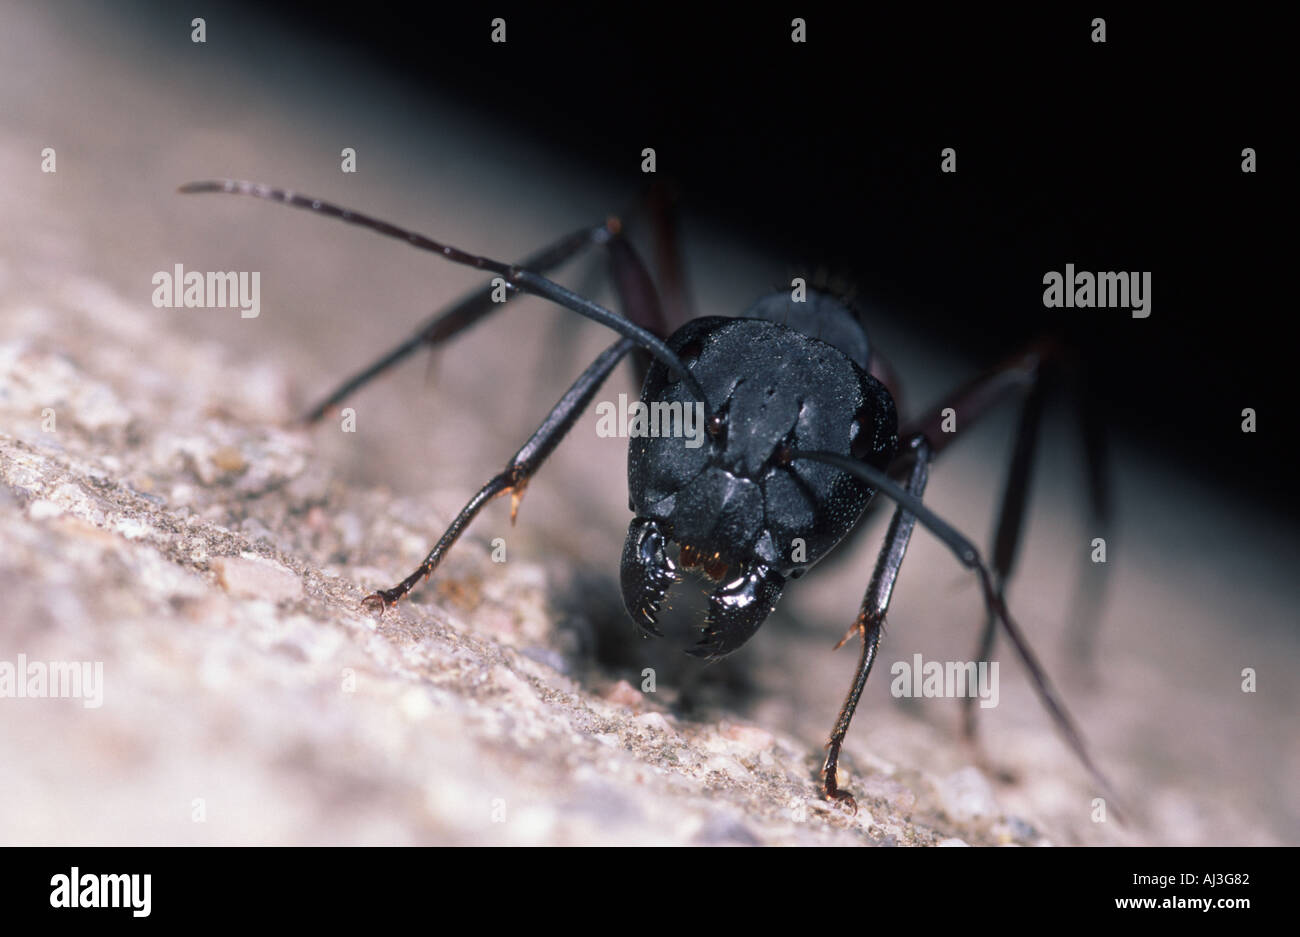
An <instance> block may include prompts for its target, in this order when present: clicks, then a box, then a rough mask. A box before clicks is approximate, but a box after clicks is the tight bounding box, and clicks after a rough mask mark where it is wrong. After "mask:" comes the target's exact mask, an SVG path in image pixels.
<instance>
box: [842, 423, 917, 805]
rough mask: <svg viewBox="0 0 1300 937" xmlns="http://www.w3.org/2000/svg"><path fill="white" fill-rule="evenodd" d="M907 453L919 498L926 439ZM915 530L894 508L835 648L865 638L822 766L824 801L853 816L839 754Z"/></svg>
mask: <svg viewBox="0 0 1300 937" xmlns="http://www.w3.org/2000/svg"><path fill="white" fill-rule="evenodd" d="M907 448H908V450H909V452H910V453H911V454H912V456H913V459H914V461H913V463H912V469H911V473H910V474H909V476H908V479H907V489H906V490H907V493H908V494H910V495H912V496H913V497H915V498H920V497H921V495H922V494H923V493H924V492H925V483H926V481H927V480H928V478H929V475H930V459H931V454H930V444H929V443H928V442H927V441H926V438H925V437H924V436H913V437H912V438H911V439H910V440H909V441H908V445H907ZM915 525H916V517H915V516H914V515H912V514H909V513H908V512H907V511H905V510H904V509H903V508H902V507H899V508H897V509H895V511H894V517H893V519H892V520H891V521H890V522H889V532H888V533H886V534H885V542H884V545H883V546H882V547H881V549H880V556H879V558H878V559H877V560H876V569H875V572H873V573H872V574H871V583H870V584H869V585H868V586H867V591H866V594H865V595H864V596H863V597H862V607H861V608H860V609H859V611H858V617H857V620H856V621H855V622H854V623H853V627H852V628H850V629H849V633H848V634H846V635H845V636H844V638H843V639H842V640H841V641H840V643H839V644H837V645H836V649H837V650H838V649H839V648H840V647H842V646H843V645H844V642H845V641H847V640H848V639H849V638H850V637H852V635H853V634H854V632H857V633H858V634H861V635H862V657H861V659H860V660H859V661H858V669H857V671H856V672H855V673H854V675H853V684H852V686H850V687H849V693H848V696H846V697H845V698H844V705H843V706H842V707H841V708H840V715H839V718H838V719H836V720H835V728H834V729H832V730H831V737H830V741H828V742H827V743H826V748H827V752H826V762H825V764H823V765H822V796H823V797H825V798H826V799H827V800H835V801H839V802H840V803H843V804H845V805H847V806H848V807H849V808H850V809H851V810H852V811H853V812H854V813H856V812H857V809H858V808H857V803H856V802H855V801H854V800H853V795H852V794H850V793H849V792H848V791H842V790H840V789H839V787H838V786H837V780H836V772H837V769H838V767H839V761H840V749H841V748H842V747H843V745H844V736H845V735H846V734H847V733H848V731H849V723H850V722H852V721H853V713H854V712H855V711H856V710H857V708H858V700H859V699H860V698H861V697H862V690H863V688H864V687H865V686H866V685H867V677H868V676H870V674H871V665H872V664H873V663H875V660H876V648H877V647H878V646H879V645H880V632H881V628H882V627H883V626H884V623H885V613H886V612H888V611H889V600H890V599H891V598H892V597H893V594H894V582H895V581H896V580H897V579H898V571H899V569H900V568H901V567H902V565H903V556H904V555H905V554H906V553H907V545H908V543H909V542H910V541H911V539H912V528H913V527H914V526H915Z"/></svg>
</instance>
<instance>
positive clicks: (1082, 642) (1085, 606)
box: [1067, 369, 1111, 683]
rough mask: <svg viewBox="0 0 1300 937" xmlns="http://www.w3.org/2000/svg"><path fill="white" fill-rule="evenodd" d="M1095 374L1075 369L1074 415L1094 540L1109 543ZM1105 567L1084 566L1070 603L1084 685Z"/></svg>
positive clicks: (1091, 676) (1074, 650)
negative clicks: (1092, 381) (1091, 382)
mask: <svg viewBox="0 0 1300 937" xmlns="http://www.w3.org/2000/svg"><path fill="white" fill-rule="evenodd" d="M1095 373H1096V371H1095V370H1093V369H1088V370H1085V371H1081V370H1075V371H1073V373H1072V374H1071V377H1072V378H1073V380H1072V381H1071V385H1072V386H1071V390H1072V392H1073V395H1074V397H1075V398H1076V401H1077V404H1076V407H1075V409H1076V412H1077V413H1078V415H1079V423H1080V426H1079V428H1080V430H1081V433H1082V436H1083V450H1084V459H1085V466H1086V468H1087V472H1088V501H1089V508H1090V513H1091V522H1092V524H1093V538H1096V537H1100V538H1101V539H1102V540H1103V542H1105V543H1109V542H1110V519H1111V493H1110V457H1109V456H1110V453H1109V446H1108V439H1107V433H1106V423H1105V420H1104V419H1103V415H1102V412H1101V405H1100V403H1099V402H1098V401H1099V399H1100V398H1099V395H1098V394H1097V393H1095V392H1094V391H1093V389H1092V388H1091V387H1090V386H1089V384H1088V379H1089V378H1090V377H1091V375H1093V374H1095ZM1105 569H1106V567H1104V566H1101V565H1100V564H1097V563H1091V562H1090V563H1087V564H1086V567H1085V570H1084V574H1083V575H1082V576H1081V577H1080V578H1079V585H1078V589H1077V591H1076V596H1075V600H1074V601H1073V602H1072V603H1070V604H1071V608H1073V609H1074V615H1073V616H1072V617H1071V620H1070V624H1069V631H1068V635H1067V646H1068V647H1069V648H1070V657H1071V659H1072V660H1076V661H1078V662H1079V664H1080V666H1081V668H1082V676H1083V678H1084V680H1085V682H1089V683H1095V682H1096V663H1097V648H1096V643H1097V632H1098V630H1099V627H1100V620H1101V608H1102V604H1103V600H1104V598H1105V593H1106V585H1107V584H1108V583H1109V582H1110V577H1109V576H1106V575H1105V574H1104V573H1105Z"/></svg>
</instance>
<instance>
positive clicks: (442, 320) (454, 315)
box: [303, 225, 612, 423]
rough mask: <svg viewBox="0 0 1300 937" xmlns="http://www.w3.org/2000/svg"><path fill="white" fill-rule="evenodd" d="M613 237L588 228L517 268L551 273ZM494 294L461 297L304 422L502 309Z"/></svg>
mask: <svg viewBox="0 0 1300 937" xmlns="http://www.w3.org/2000/svg"><path fill="white" fill-rule="evenodd" d="M611 236H612V232H610V230H609V228H608V227H607V226H606V225H601V226H599V227H593V228H584V229H583V230H581V231H575V232H574V233H573V234H570V235H569V236H568V237H565V238H562V239H561V240H559V241H556V242H555V243H554V244H551V245H549V246H548V247H545V248H543V249H542V250H540V251H538V252H537V253H535V254H532V255H530V256H528V257H525V258H524V259H523V260H521V261H519V263H518V264H517V266H520V267H526V268H527V269H529V270H535V271H537V272H539V273H547V272H549V271H551V270H554V269H555V268H556V267H559V266H560V265H561V264H563V263H565V262H566V261H568V260H570V259H571V258H573V257H574V256H576V255H577V254H579V253H581V252H582V251H584V250H586V249H587V248H589V247H591V246H592V245H593V244H597V243H601V242H603V241H608V240H609V239H610V238H611ZM494 292H496V289H495V287H494V286H493V285H492V284H491V283H490V282H489V283H487V284H485V285H484V286H482V287H480V288H479V289H477V290H475V291H474V292H472V293H468V294H466V295H465V296H463V297H461V298H460V299H459V300H457V301H456V302H455V303H454V304H453V305H451V306H450V307H448V308H446V309H444V310H443V311H442V312H439V313H437V314H435V315H434V316H433V318H431V319H429V320H428V321H427V322H425V323H424V324H423V325H421V326H420V327H419V328H418V329H416V330H415V333H414V334H412V335H411V337H410V338H408V339H406V340H405V341H404V342H402V343H401V344H400V345H398V346H397V347H395V348H393V349H392V350H390V351H389V352H387V353H386V354H384V355H383V356H381V357H380V358H379V359H378V360H376V361H374V362H373V363H371V364H370V365H368V366H367V367H365V368H363V369H362V370H361V371H359V372H357V373H356V374H354V375H353V376H352V377H350V378H348V379H347V380H346V381H344V382H343V383H341V384H340V385H339V386H338V387H336V388H335V389H334V390H332V391H331V392H330V393H329V394H328V395H327V396H326V397H325V398H324V399H323V400H321V402H320V403H318V404H316V406H314V407H312V408H311V410H309V411H308V412H307V414H306V415H305V416H304V417H303V422H304V423H315V422H316V421H317V420H319V419H321V417H323V416H325V414H326V413H328V412H329V411H330V410H331V409H332V408H334V407H336V406H338V405H339V404H340V403H342V402H343V401H344V400H345V399H346V398H347V397H348V395H350V394H352V393H354V392H355V391H357V390H359V389H360V388H361V387H363V386H365V385H366V384H368V383H370V381H372V380H373V379H374V378H376V377H378V376H379V375H380V374H382V373H383V372H385V371H387V370H388V369H389V368H391V367H392V366H393V365H395V364H397V363H398V362H399V361H401V360H403V359H404V358H406V357H407V356H409V355H410V354H411V353H413V352H414V351H416V350H417V349H418V348H420V346H422V345H429V346H431V347H432V346H435V345H439V344H441V343H443V342H445V341H447V340H448V339H450V338H452V337H453V336H455V335H458V334H459V333H460V332H463V331H464V330H465V329H467V328H469V327H470V326H471V325H473V324H474V323H475V322H477V321H479V320H480V319H482V318H484V317H486V316H487V315H488V314H489V313H492V312H495V311H497V310H498V309H500V308H501V307H502V306H504V305H505V303H500V302H496V301H494V300H493V298H492V294H493V293H494ZM517 295H518V294H517V293H515V292H507V293H506V302H509V301H510V300H512V299H514V298H515V297H516V296H517Z"/></svg>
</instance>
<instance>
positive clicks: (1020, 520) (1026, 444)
mask: <svg viewBox="0 0 1300 937" xmlns="http://www.w3.org/2000/svg"><path fill="white" fill-rule="evenodd" d="M1042 378H1043V375H1042V373H1041V372H1039V375H1038V378H1037V379H1036V380H1035V381H1034V384H1033V386H1032V388H1031V389H1030V391H1029V396H1028V397H1026V398H1025V403H1024V406H1023V407H1022V408H1021V411H1020V424H1019V426H1018V427H1017V428H1016V437H1015V440H1016V441H1015V444H1014V449H1013V450H1012V454H1011V465H1010V467H1009V468H1008V469H1007V480H1006V486H1005V487H1004V488H1003V492H1002V507H1001V509H1000V510H999V512H998V526H997V532H996V534H994V538H993V556H992V558H991V562H990V563H989V566H990V568H991V569H992V570H993V588H994V590H995V591H996V592H997V595H998V598H1000V599H1002V600H1004V601H1005V599H1006V594H1005V590H1006V585H1007V580H1008V578H1010V576H1011V572H1012V568H1013V567H1014V566H1015V562H1016V555H1017V553H1018V552H1019V547H1020V539H1021V535H1022V534H1023V532H1024V527H1025V523H1024V521H1025V504H1026V502H1027V501H1028V499H1029V487H1030V481H1031V478H1032V475H1033V467H1034V451H1035V449H1036V448H1037V443H1038V429H1039V426H1040V424H1041V422H1042V414H1043V401H1044V398H1045V397H1046V396H1047V382H1046V381H1045V380H1043V379H1042ZM996 635H997V620H996V619H995V618H994V616H993V613H992V612H989V613H988V614H986V615H985V617H984V631H983V633H982V634H981V635H980V642H979V647H978V648H977V649H976V651H975V661H976V663H980V662H984V661H987V660H989V658H990V656H991V655H992V653H993V643H994V639H995V637H996ZM975 711H976V710H975V697H973V696H967V697H966V698H965V699H963V700H962V732H963V734H964V735H965V736H966V738H967V739H970V740H974V738H975V729H976V722H975Z"/></svg>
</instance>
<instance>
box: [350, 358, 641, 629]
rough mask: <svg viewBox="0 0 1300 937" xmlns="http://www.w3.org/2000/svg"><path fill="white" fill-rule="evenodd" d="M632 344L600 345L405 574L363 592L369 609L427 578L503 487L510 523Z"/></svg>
mask: <svg viewBox="0 0 1300 937" xmlns="http://www.w3.org/2000/svg"><path fill="white" fill-rule="evenodd" d="M635 347H636V344H635V342H633V341H632V339H628V338H624V339H620V340H619V341H617V342H615V343H614V344H613V345H611V346H610V347H609V348H607V349H605V351H603V352H602V353H601V354H600V357H598V358H597V359H596V360H595V361H593V362H592V363H591V365H590V366H589V367H588V368H587V370H586V371H584V372H582V374H581V376H579V378H578V379H577V381H575V382H574V384H573V386H572V387H570V388H569V390H568V391H567V392H566V393H565V395H564V396H563V397H561V398H560V402H559V403H557V404H556V405H555V407H554V408H553V409H552V410H551V412H550V413H549V414H547V417H546V419H545V420H543V421H542V425H541V426H539V427H538V428H537V431H536V432H535V433H533V435H532V436H531V437H529V439H528V442H526V443H524V445H523V447H522V448H521V449H520V450H519V451H518V452H516V453H515V455H514V458H512V459H511V460H510V462H509V464H508V465H506V467H505V470H504V471H502V472H500V473H498V474H497V475H495V476H494V477H493V478H492V480H491V481H489V482H488V483H487V484H486V485H484V486H483V487H482V488H481V489H479V492H478V494H476V495H474V497H473V498H471V499H470V500H469V503H468V504H466V505H465V507H463V508H462V509H461V511H460V513H459V514H457V515H456V519H455V520H453V521H452V522H451V526H450V527H448V528H447V532H446V533H444V534H443V535H442V537H441V538H440V539H439V540H438V542H437V544H435V545H434V548H433V549H432V550H430V551H429V555H428V556H427V557H425V559H424V562H423V563H421V564H420V565H419V566H418V567H417V568H416V569H415V571H414V572H413V573H411V575H409V576H407V577H406V578H405V579H403V580H402V581H401V582H399V583H398V584H397V585H395V586H393V587H392V588H391V589H382V590H380V591H379V592H375V593H372V594H371V595H369V596H367V597H366V599H365V602H364V603H363V604H364V606H365V607H366V608H367V609H368V610H370V611H372V612H382V611H383V610H384V609H386V608H388V607H389V606H391V605H392V604H393V603H394V602H396V601H397V600H398V599H400V598H401V597H402V596H404V595H406V594H407V593H408V592H410V591H411V590H412V589H414V588H415V587H416V586H417V585H418V584H419V582H420V580H421V579H427V578H428V577H429V576H431V575H432V574H433V571H434V570H435V569H437V568H438V565H439V564H440V563H441V562H442V560H443V557H445V556H446V555H447V551H448V550H450V549H451V546H452V544H454V543H455V542H456V541H457V540H458V539H459V538H460V535H461V534H462V533H464V532H465V528H466V527H468V526H469V525H470V522H471V521H473V520H474V518H475V517H476V516H477V515H478V512H479V511H481V510H482V509H483V505H485V504H487V503H488V502H489V501H491V500H492V499H493V498H496V497H498V496H500V495H503V494H505V493H506V492H509V493H510V495H511V497H512V504H511V506H510V521H511V523H514V520H515V516H516V514H517V513H518V510H519V501H520V499H522V498H523V495H524V489H525V488H526V487H527V485H528V482H529V480H530V479H531V478H532V477H533V475H534V474H535V473H536V472H537V470H538V469H539V468H540V467H541V465H542V463H543V462H544V461H546V458H547V456H549V455H550V454H551V453H552V452H553V451H554V450H555V447H556V446H557V445H559V443H560V440H561V439H563V438H564V436H565V435H566V434H567V433H568V432H569V430H570V429H571V428H572V427H573V424H574V423H575V422H577V419H578V417H579V416H581V415H582V412H583V410H585V409H586V407H587V404H589V403H590V402H591V398H592V397H594V396H595V394H596V391H598V390H599V389H600V387H601V385H602V384H603V383H604V382H605V379H606V378H607V377H609V374H610V372H611V371H613V370H614V368H615V366H617V365H618V363H619V362H620V361H622V360H623V357H624V356H625V355H626V354H627V353H628V352H629V351H631V350H632V349H633V348H635Z"/></svg>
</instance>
